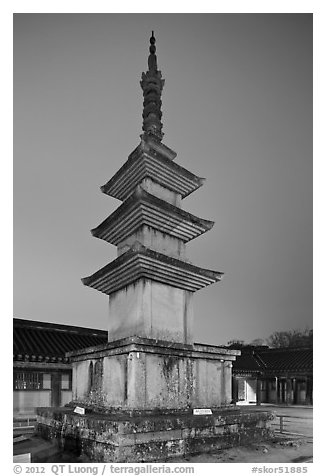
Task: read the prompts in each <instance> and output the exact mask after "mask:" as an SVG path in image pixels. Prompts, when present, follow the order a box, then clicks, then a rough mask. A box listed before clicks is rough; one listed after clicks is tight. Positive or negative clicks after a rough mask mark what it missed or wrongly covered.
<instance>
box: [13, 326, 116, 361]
mask: <svg viewBox="0 0 326 476" xmlns="http://www.w3.org/2000/svg"><path fill="white" fill-rule="evenodd" d="M13 333H14V335H13V343H14V349H13V353H14V360H16V361H32V362H44V361H45V362H68V359H67V358H66V357H65V353H66V352H69V351H72V350H76V349H81V348H83V347H91V346H96V345H100V344H104V343H106V342H107V332H106V331H101V330H97V329H88V328H84V327H75V326H66V325H62V324H50V323H46V322H39V321H29V320H24V319H14V326H13Z"/></svg>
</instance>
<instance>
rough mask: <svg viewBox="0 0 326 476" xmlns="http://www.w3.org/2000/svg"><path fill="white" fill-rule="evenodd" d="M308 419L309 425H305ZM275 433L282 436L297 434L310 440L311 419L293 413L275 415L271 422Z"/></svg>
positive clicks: (311, 436)
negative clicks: (273, 420) (274, 419)
mask: <svg viewBox="0 0 326 476" xmlns="http://www.w3.org/2000/svg"><path fill="white" fill-rule="evenodd" d="M308 421H310V422H311V423H310V425H307V423H308ZM272 427H273V429H274V431H275V433H276V434H279V435H282V436H298V437H305V438H309V439H311V440H312V438H313V434H312V419H311V418H309V417H301V416H293V415H276V421H275V422H273V423H272Z"/></svg>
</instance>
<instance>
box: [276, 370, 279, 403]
mask: <svg viewBox="0 0 326 476" xmlns="http://www.w3.org/2000/svg"><path fill="white" fill-rule="evenodd" d="M275 382H276V392H275V403H276V405H277V404H278V403H279V398H278V390H279V389H278V378H277V377H275Z"/></svg>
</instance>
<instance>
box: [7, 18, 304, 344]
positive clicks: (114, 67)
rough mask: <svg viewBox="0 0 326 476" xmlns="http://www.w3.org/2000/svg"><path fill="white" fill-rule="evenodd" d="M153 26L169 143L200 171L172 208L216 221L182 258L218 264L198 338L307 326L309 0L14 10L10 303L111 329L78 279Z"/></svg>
mask: <svg viewBox="0 0 326 476" xmlns="http://www.w3.org/2000/svg"><path fill="white" fill-rule="evenodd" d="M152 29H154V30H155V36H156V38H157V57H158V65H159V69H161V70H162V73H163V77H164V78H165V80H166V83H165V88H164V90H163V96H162V101H163V107H162V109H163V124H164V126H163V131H164V133H165V137H164V143H165V144H166V145H168V146H169V147H171V148H172V149H173V150H175V151H176V152H177V153H178V156H177V158H176V159H175V160H176V162H178V163H179V164H180V165H182V166H183V167H185V168H187V169H188V170H190V171H191V172H193V173H195V174H196V175H199V176H201V177H206V178H207V181H206V183H205V185H204V186H203V187H202V188H200V189H199V190H198V191H197V192H194V193H193V194H192V195H191V196H189V197H188V198H186V199H185V200H184V201H183V208H184V209H185V210H187V211H189V212H191V213H193V214H197V215H199V216H200V217H202V218H206V219H208V220H214V221H215V226H214V228H213V229H212V230H211V231H210V232H208V233H207V234H204V235H203V236H201V237H199V238H197V239H196V240H194V241H193V242H191V243H190V244H189V245H188V257H189V258H190V259H191V261H192V262H193V263H194V264H196V265H198V266H201V267H207V268H211V269H216V270H218V271H223V272H224V273H225V277H224V279H223V281H222V282H221V283H219V284H215V285H212V286H209V287H208V288H206V289H204V290H201V291H199V292H198V293H196V296H195V335H196V340H197V341H199V342H207V343H211V344H225V343H226V342H227V341H228V340H231V339H242V340H245V341H246V342H250V341H252V340H253V339H255V338H267V337H268V336H269V335H270V334H271V333H272V332H274V331H279V330H288V329H297V328H305V327H306V326H308V327H311V326H312V218H313V214H312V15H311V14H121V15H119V14H16V15H15V18H14V316H15V317H19V318H23V319H33V320H42V321H49V322H57V323H63V324H71V325H79V326H86V327H95V328H104V329H105V328H107V319H108V316H107V314H108V304H107V297H106V296H105V295H103V294H101V293H99V292H97V291H95V290H93V289H90V288H87V287H84V286H83V285H82V283H81V281H80V278H81V277H84V276H88V275H89V274H92V273H93V272H94V271H96V270H97V269H99V268H100V267H102V266H104V265H105V264H107V263H108V262H110V261H112V260H113V259H114V258H115V256H116V249H115V247H113V246H111V245H109V244H108V243H106V242H102V241H101V240H98V239H95V238H93V237H92V236H91V234H90V232H89V230H90V229H91V228H94V227H95V226H97V225H98V224H99V223H100V222H101V221H102V220H103V219H104V218H106V217H107V216H108V215H109V214H110V213H112V211H113V210H115V209H116V208H117V206H118V205H119V203H120V202H119V201H118V200H115V199H113V198H111V197H108V196H106V195H104V194H102V193H101V192H100V190H99V187H100V185H103V184H104V183H105V182H106V181H107V180H109V179H110V178H111V176H112V175H113V174H114V173H115V172H116V171H117V170H118V169H119V168H120V166H121V165H122V164H123V163H124V162H125V161H126V159H127V157H128V155H129V154H130V152H131V151H132V150H133V149H134V148H135V147H136V146H137V145H138V143H139V135H140V134H141V125H142V119H141V113H142V91H141V89H140V85H139V81H140V76H141V73H142V71H145V70H146V68H147V56H148V46H149V37H150V34H151V30H152Z"/></svg>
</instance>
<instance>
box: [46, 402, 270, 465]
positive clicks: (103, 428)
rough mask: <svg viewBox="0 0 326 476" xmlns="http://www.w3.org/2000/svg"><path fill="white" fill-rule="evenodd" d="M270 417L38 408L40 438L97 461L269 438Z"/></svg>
mask: <svg viewBox="0 0 326 476" xmlns="http://www.w3.org/2000/svg"><path fill="white" fill-rule="evenodd" d="M273 419H274V415H273V413H271V412H268V411H259V412H258V411H250V410H242V409H239V408H237V407H234V406H230V407H228V408H218V409H213V410H212V415H193V412H192V411H191V410H188V411H183V412H182V411H180V410H178V411H172V410H170V411H168V412H164V411H148V412H146V411H129V412H128V411H112V412H107V413H95V412H93V411H91V410H88V409H87V408H86V414H85V415H79V414H77V413H74V411H73V407H71V408H69V407H64V408H40V409H38V427H37V431H38V433H39V435H41V436H42V437H43V438H45V439H47V440H51V441H52V442H53V444H54V445H57V446H58V448H60V449H61V450H62V451H74V452H75V453H77V454H78V455H80V456H84V457H87V458H88V459H89V460H91V461H94V462H95V461H96V462H121V463H124V462H129V463H133V462H135V463H136V462H147V461H152V462H159V461H166V460H168V459H173V458H176V457H178V458H180V457H186V456H189V455H194V454H199V453H210V452H216V451H218V450H222V449H225V448H229V447H231V446H238V445H244V444H246V443H249V442H250V443H252V442H254V441H262V440H266V439H269V438H270V437H271V436H272V430H271V422H272V420H273Z"/></svg>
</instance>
